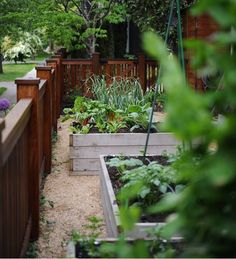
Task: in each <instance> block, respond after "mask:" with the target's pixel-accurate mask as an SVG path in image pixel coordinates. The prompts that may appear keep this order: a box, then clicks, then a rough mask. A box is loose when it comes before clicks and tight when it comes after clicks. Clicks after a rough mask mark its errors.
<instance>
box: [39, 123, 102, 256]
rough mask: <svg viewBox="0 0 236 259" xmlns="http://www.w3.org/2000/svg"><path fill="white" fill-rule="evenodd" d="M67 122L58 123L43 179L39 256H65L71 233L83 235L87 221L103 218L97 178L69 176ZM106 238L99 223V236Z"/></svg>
mask: <svg viewBox="0 0 236 259" xmlns="http://www.w3.org/2000/svg"><path fill="white" fill-rule="evenodd" d="M68 124H69V123H68V122H65V123H61V122H59V130H58V140H57V142H56V144H55V146H54V148H53V169H52V173H51V174H50V175H48V176H47V177H46V180H45V185H44V190H43V196H44V197H45V199H42V201H43V200H44V202H43V203H44V205H43V206H42V209H43V212H42V213H41V235H40V238H39V240H38V242H37V249H38V257H40V258H42V257H47V258H49V257H57V258H58V257H65V256H66V246H67V243H68V241H69V240H70V235H71V232H72V230H74V229H76V230H79V231H80V232H83V233H86V231H88V230H86V225H88V224H89V220H88V218H89V217H91V216H96V217H97V218H100V219H103V211H102V206H101V199H100V182H99V177H98V176H69V158H68V152H69V132H68ZM105 236H106V231H105V225H104V222H103V221H102V227H101V237H105Z"/></svg>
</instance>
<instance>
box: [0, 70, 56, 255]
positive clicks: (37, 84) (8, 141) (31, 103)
mask: <svg viewBox="0 0 236 259" xmlns="http://www.w3.org/2000/svg"><path fill="white" fill-rule="evenodd" d="M36 71H37V78H34V79H26V78H22V79H17V80H16V81H15V83H16V85H17V104H16V105H15V106H14V107H13V109H12V110H11V111H10V112H9V113H8V115H7V116H6V117H5V118H4V120H0V257H22V256H24V255H25V252H26V249H27V246H28V242H29V240H36V239H37V238H38V236H39V200H40V183H41V180H42V177H43V175H44V174H48V173H50V172H51V152H52V151H51V136H52V131H53V130H56V128H57V122H56V121H57V118H58V116H57V114H56V110H58V108H57V106H56V105H57V103H58V101H57V95H58V94H57V89H60V87H61V86H60V85H58V80H57V78H56V75H57V72H58V71H57V68H52V67H50V66H43V67H36Z"/></svg>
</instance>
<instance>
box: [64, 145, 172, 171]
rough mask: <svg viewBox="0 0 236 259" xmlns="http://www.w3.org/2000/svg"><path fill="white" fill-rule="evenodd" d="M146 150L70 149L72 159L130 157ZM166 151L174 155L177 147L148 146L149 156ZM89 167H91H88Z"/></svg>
mask: <svg viewBox="0 0 236 259" xmlns="http://www.w3.org/2000/svg"><path fill="white" fill-rule="evenodd" d="M143 150H144V146H138V145H137V146H131V145H127V146H125V145H123V146H99V147H97V146H95V147H70V153H69V156H70V158H82V159H86V158H97V159H98V157H99V155H110V154H118V155H130V154H140V155H141V154H142V153H143ZM163 151H166V152H168V153H173V152H175V151H176V146H175V145H174V146H160V145H154V146H150V145H149V146H148V148H147V152H148V153H149V154H151V153H152V154H157V155H160V154H162V153H163ZM88 166H89V165H88ZM88 168H89V167H88Z"/></svg>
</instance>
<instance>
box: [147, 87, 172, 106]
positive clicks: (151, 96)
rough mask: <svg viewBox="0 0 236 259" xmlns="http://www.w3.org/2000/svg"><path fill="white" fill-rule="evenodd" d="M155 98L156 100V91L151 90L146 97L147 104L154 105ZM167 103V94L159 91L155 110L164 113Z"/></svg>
mask: <svg viewBox="0 0 236 259" xmlns="http://www.w3.org/2000/svg"><path fill="white" fill-rule="evenodd" d="M154 98H155V91H154V89H149V90H148V91H147V92H146V93H145V95H144V99H145V102H150V103H153V100H154ZM166 102H167V96H166V93H165V92H164V91H158V94H157V97H156V100H155V106H154V109H155V110H156V111H163V110H164V109H165V104H166Z"/></svg>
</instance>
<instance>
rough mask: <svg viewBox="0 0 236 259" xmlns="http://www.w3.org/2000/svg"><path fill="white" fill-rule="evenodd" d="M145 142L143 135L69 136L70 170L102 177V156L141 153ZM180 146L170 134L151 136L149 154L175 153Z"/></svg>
mask: <svg viewBox="0 0 236 259" xmlns="http://www.w3.org/2000/svg"><path fill="white" fill-rule="evenodd" d="M145 141H146V134H144V133H113V134H108V133H97V134H70V150H69V158H70V161H71V170H72V172H73V173H74V172H83V174H84V175H86V172H91V171H92V172H93V171H94V174H99V169H98V168H99V156H100V155H111V154H117V155H120V154H122V155H130V154H142V152H143V150H144V146H145ZM179 144H180V142H179V141H177V140H176V139H175V138H174V137H173V135H172V134H171V133H152V134H151V135H150V140H149V146H148V149H147V153H148V154H156V155H160V154H161V153H162V152H163V151H166V152H168V153H174V152H175V151H176V146H177V145H179ZM95 171H96V172H95ZM78 174H79V173H78Z"/></svg>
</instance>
